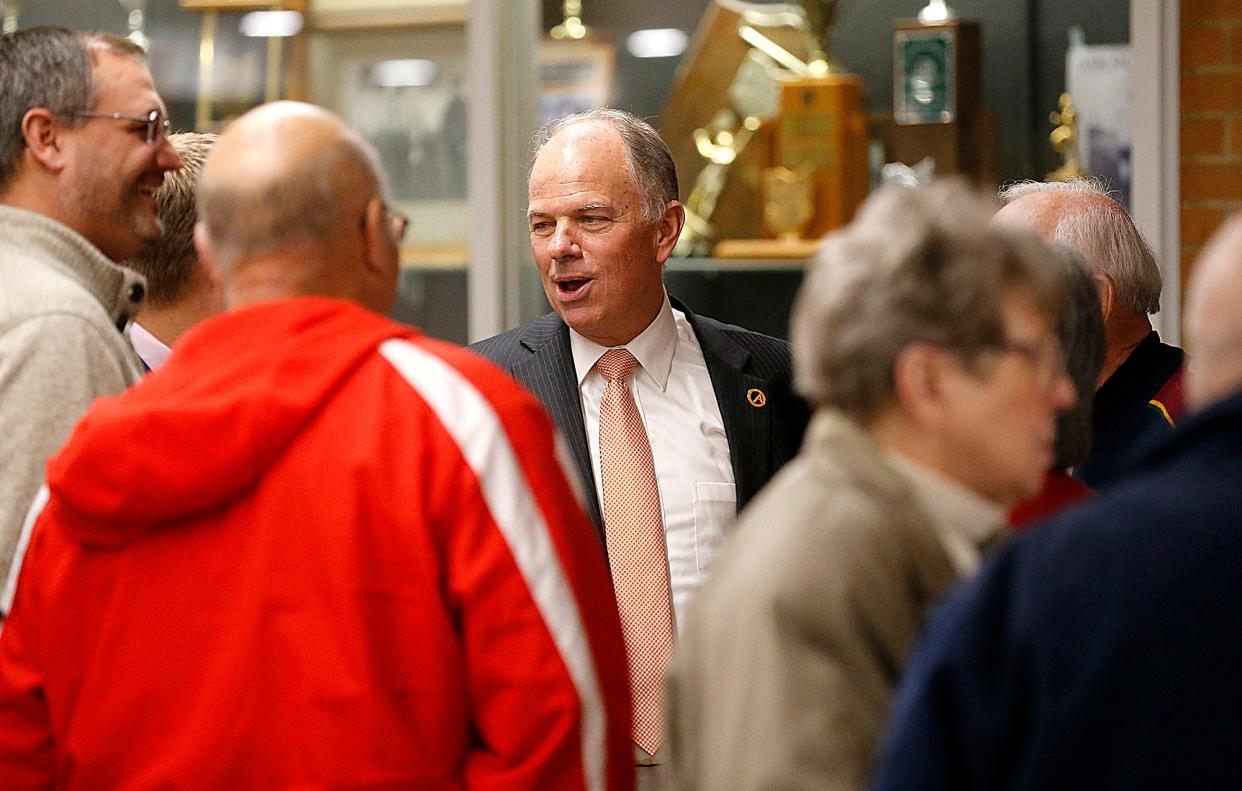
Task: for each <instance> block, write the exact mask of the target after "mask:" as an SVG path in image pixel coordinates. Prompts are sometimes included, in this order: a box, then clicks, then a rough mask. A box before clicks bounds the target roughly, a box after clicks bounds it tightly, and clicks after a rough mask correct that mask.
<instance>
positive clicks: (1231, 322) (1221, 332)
mask: <svg viewBox="0 0 1242 791" xmlns="http://www.w3.org/2000/svg"><path fill="white" fill-rule="evenodd" d="M1186 337H1187V341H1188V343H1187V346H1188V348H1189V350H1190V353H1191V364H1190V370H1189V373H1188V375H1187V387H1186V390H1187V396H1188V398H1189V400H1190V403H1191V406H1192V407H1194V408H1195V409H1202V408H1203V407H1205V406H1208V405H1209V404H1211V403H1212V402H1214V401H1218V400H1220V399H1221V398H1224V397H1226V396H1228V395H1231V394H1232V393H1234V392H1236V391H1237V390H1238V388H1240V387H1242V214H1235V215H1234V216H1233V217H1232V218H1231V219H1230V220H1229V221H1228V222H1226V223H1225V225H1224V226H1223V227H1222V228H1221V229H1220V230H1219V231H1218V232H1217V233H1216V236H1214V237H1213V238H1212V241H1211V242H1210V243H1209V244H1208V246H1207V247H1206V248H1205V249H1204V251H1203V253H1202V254H1201V255H1200V256H1199V260H1198V262H1197V263H1196V264H1195V269H1194V277H1193V279H1192V280H1191V283H1190V288H1189V290H1188V292H1187V296H1186Z"/></svg>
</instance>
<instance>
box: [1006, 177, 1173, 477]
mask: <svg viewBox="0 0 1242 791" xmlns="http://www.w3.org/2000/svg"><path fill="white" fill-rule="evenodd" d="M1001 199H1002V200H1003V201H1005V206H1004V207H1002V208H1001V210H1000V211H999V212H997V214H996V221H997V222H1002V223H1006V222H1012V223H1016V224H1019V225H1023V226H1026V227H1029V228H1031V229H1032V230H1034V231H1035V232H1036V233H1038V234H1040V235H1041V236H1044V237H1045V238H1047V239H1051V240H1053V241H1057V242H1062V243H1064V244H1067V245H1069V246H1070V247H1072V248H1074V249H1075V250H1077V251H1078V252H1079V254H1081V255H1082V256H1083V258H1085V259H1086V260H1087V263H1088V264H1089V265H1090V266H1091V268H1092V272H1093V275H1094V276H1095V279H1096V285H1097V288H1098V290H1099V293H1100V307H1101V310H1102V311H1103V314H1104V334H1105V356H1104V367H1103V369H1101V371H1100V382H1099V389H1098V390H1097V391H1096V394H1095V402H1094V404H1093V405H1092V412H1093V418H1092V440H1091V455H1090V456H1088V457H1087V460H1086V461H1084V462H1083V463H1082V464H1081V465H1079V466H1078V467H1077V468H1075V470H1074V474H1075V476H1076V477H1077V478H1078V479H1079V480H1081V481H1082V482H1083V483H1085V484H1087V485H1088V486H1090V487H1091V488H1093V489H1097V490H1098V489H1102V488H1106V487H1108V486H1109V485H1110V484H1111V483H1112V482H1113V481H1115V480H1116V479H1117V478H1118V477H1119V476H1120V475H1121V474H1122V473H1124V472H1125V471H1126V469H1127V468H1128V466H1129V464H1130V462H1131V461H1132V460H1133V458H1134V456H1135V454H1136V453H1138V452H1140V451H1141V450H1142V448H1143V447H1145V446H1146V445H1148V444H1150V443H1151V442H1152V441H1154V440H1156V439H1158V438H1159V437H1161V436H1163V435H1164V434H1167V433H1168V431H1169V429H1170V428H1172V426H1173V424H1174V422H1175V421H1176V420H1177V418H1178V417H1179V416H1180V415H1181V413H1182V405H1183V401H1184V396H1183V385H1182V374H1183V362H1184V359H1183V357H1184V356H1183V354H1182V350H1181V349H1179V348H1177V347H1175V346H1170V345H1168V344H1165V343H1162V342H1161V341H1160V336H1159V334H1158V333H1157V332H1156V331H1155V330H1154V329H1152V326H1151V318H1150V315H1151V314H1153V313H1157V312H1159V310H1160V291H1161V277H1160V268H1159V267H1158V266H1157V265H1156V258H1155V256H1154V255H1153V254H1152V251H1151V248H1150V247H1149V246H1148V244H1147V242H1146V241H1145V240H1144V239H1143V236H1142V234H1140V233H1139V231H1138V228H1136V227H1135V225H1134V221H1133V220H1132V219H1131V218H1130V215H1129V214H1128V213H1127V212H1126V210H1125V209H1124V208H1123V207H1122V206H1121V204H1119V203H1117V201H1115V200H1113V199H1112V198H1110V197H1109V196H1108V193H1107V191H1106V190H1105V189H1104V188H1103V187H1102V186H1101V185H1100V184H1099V183H1098V182H1096V181H1093V180H1089V179H1077V180H1073V181H1067V182H1058V181H1054V182H1034V181H1032V182H1021V183H1017V184H1012V185H1009V186H1008V187H1006V188H1005V189H1003V190H1002V191H1001Z"/></svg>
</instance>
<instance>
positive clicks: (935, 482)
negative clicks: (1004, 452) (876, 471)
mask: <svg viewBox="0 0 1242 791" xmlns="http://www.w3.org/2000/svg"><path fill="white" fill-rule="evenodd" d="M887 456H888V458H889V461H890V462H892V464H893V466H894V467H895V468H896V469H897V471H898V472H901V473H902V474H904V475H905V477H906V478H907V479H908V480H909V481H910V486H911V488H912V489H913V491H914V495H915V497H916V498H917V499H918V502H919V504H920V505H922V506H923V508H924V510H926V512H927V515H928V516H929V517H931V520H932V521H933V522H934V523H935V524H936V528H937V529H938V530H940V531H941V533H943V534H945V535H946V536H950V537H951V538H953V539H957V540H960V541H964V542H966V543H967V544H969V545H970V546H972V547H974V548H975V549H976V550H983V549H985V548H986V547H988V546H989V545H990V544H991V543H992V542H993V541H994V540H996V537H997V534H998V533H1001V532H1002V531H1003V530H1004V528H1005V511H1004V509H1003V508H1001V507H1000V506H998V505H996V504H995V503H993V502H991V501H990V500H987V499H985V498H984V497H982V496H981V495H979V494H977V493H976V492H973V491H971V490H970V489H967V488H966V487H965V486H963V485H961V484H960V483H958V482H957V481H954V480H952V479H951V478H948V477H946V476H945V475H942V474H941V473H939V472H936V471H935V470H933V469H931V468H930V467H927V466H925V465H923V464H919V463H918V462H916V461H914V460H912V459H910V458H908V457H906V456H903V455H902V454H900V453H895V452H893V451H889V452H888V453H887ZM954 562H955V564H956V562H957V559H954Z"/></svg>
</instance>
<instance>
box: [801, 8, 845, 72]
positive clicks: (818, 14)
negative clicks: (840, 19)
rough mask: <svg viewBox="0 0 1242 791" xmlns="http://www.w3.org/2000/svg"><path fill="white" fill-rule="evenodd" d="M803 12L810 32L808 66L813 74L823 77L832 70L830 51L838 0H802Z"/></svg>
mask: <svg viewBox="0 0 1242 791" xmlns="http://www.w3.org/2000/svg"><path fill="white" fill-rule="evenodd" d="M802 12H803V14H805V15H806V26H807V28H808V29H809V32H810V34H811V35H810V42H809V43H810V45H811V46H810V50H811V52H810V55H809V57H808V59H807V66H808V67H809V68H810V71H811V76H813V77H822V76H824V75H825V74H828V73H829V72H831V71H832V70H833V69H832V65H831V61H830V60H829V58H828V51H829V49H830V48H831V47H832V26H833V20H834V19H835V18H836V15H837V0H802Z"/></svg>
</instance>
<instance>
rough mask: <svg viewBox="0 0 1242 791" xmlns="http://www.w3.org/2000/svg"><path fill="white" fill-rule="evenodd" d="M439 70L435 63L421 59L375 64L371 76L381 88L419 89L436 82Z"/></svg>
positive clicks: (387, 61)
mask: <svg viewBox="0 0 1242 791" xmlns="http://www.w3.org/2000/svg"><path fill="white" fill-rule="evenodd" d="M437 70H438V69H437V68H436V64H435V61H430V60H423V59H421V58H409V59H403V60H386V61H383V62H381V63H377V64H375V68H374V70H373V71H372V72H371V76H372V78H373V79H374V80H375V84H376V85H378V86H380V87H381V88H419V87H422V86H424V85H430V84H431V83H433V82H435V79H436V71H437Z"/></svg>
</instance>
